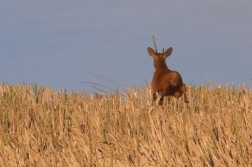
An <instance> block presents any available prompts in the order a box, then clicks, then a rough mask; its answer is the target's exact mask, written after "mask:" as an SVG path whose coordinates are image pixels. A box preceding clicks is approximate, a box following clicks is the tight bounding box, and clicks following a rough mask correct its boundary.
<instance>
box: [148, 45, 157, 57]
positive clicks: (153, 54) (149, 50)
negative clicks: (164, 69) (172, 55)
mask: <svg viewBox="0 0 252 167" xmlns="http://www.w3.org/2000/svg"><path fill="white" fill-rule="evenodd" d="M148 53H149V55H150V56H151V57H154V56H155V55H156V52H155V51H154V50H153V49H152V48H150V47H148Z"/></svg>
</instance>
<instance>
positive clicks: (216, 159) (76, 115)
mask: <svg viewBox="0 0 252 167" xmlns="http://www.w3.org/2000/svg"><path fill="white" fill-rule="evenodd" d="M187 89H188V94H189V96H188V97H190V98H191V99H190V103H189V104H185V103H183V101H182V100H181V99H180V100H178V103H177V105H176V101H175V100H174V99H172V98H171V99H170V101H168V100H165V103H164V106H163V108H161V107H156V106H153V105H151V104H152V102H151V98H152V97H151V91H150V88H146V87H142V88H138V89H134V90H132V89H129V90H128V93H126V94H122V93H114V94H109V95H100V94H94V95H92V94H86V93H85V92H71V93H69V94H67V93H66V92H65V91H64V90H63V89H62V90H61V91H59V92H55V91H54V90H53V89H52V88H50V87H43V86H39V87H38V86H36V85H30V86H29V85H22V86H19V85H16V86H15V85H10V84H3V85H1V86H0V103H1V106H0V135H1V137H0V157H1V158H0V166H45V167H47V166H97V167H100V166H108V167H112V166H114V167H120V166H137V167H138V166H141V167H142V166H145V167H148V166H161V167H163V166H174V167H177V166H187V167H190V166H193V167H194V166H197V167H200V166H202V167H205V166H209V167H213V166H216V167H220V166H230V167H233V166H252V124H251V122H252V92H251V90H249V89H248V88H246V86H244V85H243V86H241V88H239V89H236V88H235V87H212V88H208V86H207V85H205V86H199V87H196V86H193V85H189V86H188V88H187Z"/></svg>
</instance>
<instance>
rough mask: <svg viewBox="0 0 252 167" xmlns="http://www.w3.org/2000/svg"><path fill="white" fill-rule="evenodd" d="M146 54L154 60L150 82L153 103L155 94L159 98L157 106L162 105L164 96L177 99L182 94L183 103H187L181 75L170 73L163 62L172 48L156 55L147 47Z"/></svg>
mask: <svg viewBox="0 0 252 167" xmlns="http://www.w3.org/2000/svg"><path fill="white" fill-rule="evenodd" d="M148 53H149V55H150V56H151V57H153V59H154V67H155V70H156V71H155V72H154V75H153V79H152V82H151V87H152V90H153V101H155V100H156V99H157V95H156V93H158V94H159V95H160V96H161V98H160V100H159V105H161V106H162V105H163V100H164V96H174V97H175V98H176V99H178V98H179V97H180V96H181V95H182V94H183V93H184V102H185V103H188V102H189V100H188V99H187V95H186V87H185V84H184V83H183V81H182V77H181V75H180V74H179V73H178V72H177V71H171V70H170V69H169V68H168V67H167V65H166V62H165V59H166V58H167V57H168V56H170V55H171V53H172V47H170V48H168V49H167V50H166V51H165V52H163V53H157V52H155V51H154V50H153V49H152V48H150V47H148Z"/></svg>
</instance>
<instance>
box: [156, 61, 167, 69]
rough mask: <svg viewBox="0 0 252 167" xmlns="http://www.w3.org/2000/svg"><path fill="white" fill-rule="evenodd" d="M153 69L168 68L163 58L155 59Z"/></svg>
mask: <svg viewBox="0 0 252 167" xmlns="http://www.w3.org/2000/svg"><path fill="white" fill-rule="evenodd" d="M155 69H156V70H169V69H168V67H167V65H166V63H165V60H157V61H156V62H155Z"/></svg>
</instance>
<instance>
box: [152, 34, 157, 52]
mask: <svg viewBox="0 0 252 167" xmlns="http://www.w3.org/2000/svg"><path fill="white" fill-rule="evenodd" d="M152 40H153V43H154V49H155V51H156V52H157V46H156V42H155V38H154V36H152Z"/></svg>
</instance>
